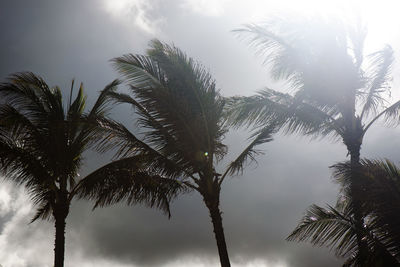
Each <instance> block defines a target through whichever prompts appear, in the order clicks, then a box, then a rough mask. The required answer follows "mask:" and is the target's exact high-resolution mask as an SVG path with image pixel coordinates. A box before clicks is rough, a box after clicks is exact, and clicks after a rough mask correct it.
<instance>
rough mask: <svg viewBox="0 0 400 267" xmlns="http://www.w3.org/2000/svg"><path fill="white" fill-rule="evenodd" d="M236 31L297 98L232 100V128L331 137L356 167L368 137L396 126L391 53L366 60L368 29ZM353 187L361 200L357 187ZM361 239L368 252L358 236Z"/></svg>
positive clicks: (298, 21) (311, 26)
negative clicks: (274, 127)
mask: <svg viewBox="0 0 400 267" xmlns="http://www.w3.org/2000/svg"><path fill="white" fill-rule="evenodd" d="M238 32H239V33H241V34H245V37H247V38H248V40H249V43H250V44H251V45H252V46H253V47H255V49H256V50H257V51H258V53H260V54H262V55H264V56H265V64H267V65H268V66H269V67H270V70H271V74H272V75H271V76H272V78H274V79H276V80H285V81H286V82H287V84H288V85H289V86H290V87H291V89H292V90H293V91H294V94H293V95H290V94H285V93H281V92H277V91H274V90H271V89H266V90H262V91H259V92H258V94H257V95H255V96H250V97H234V98H232V99H231V104H230V109H229V112H228V114H229V121H230V123H231V124H233V125H236V126H239V125H243V124H247V125H250V124H252V125H254V126H255V127H256V128H257V127H263V126H264V125H267V124H270V123H271V122H272V121H273V122H275V123H277V124H278V125H280V127H281V128H283V129H284V130H285V131H286V132H287V133H301V134H304V135H311V136H313V137H316V136H322V137H325V136H333V137H335V138H336V139H337V140H340V139H341V140H342V142H343V143H344V144H345V146H346V148H347V151H348V154H350V162H351V164H352V166H354V167H355V166H357V165H358V164H359V161H360V150H361V145H362V141H363V138H364V136H365V133H366V132H367V130H368V129H369V128H370V127H371V126H372V125H373V124H374V123H375V122H376V121H377V120H378V119H380V118H384V119H385V121H386V122H396V121H397V117H398V115H399V109H400V101H397V102H395V103H394V104H392V105H389V106H388V105H387V104H388V102H387V100H386V99H385V96H388V95H390V86H389V82H390V80H391V76H390V71H391V67H392V64H393V61H394V58H393V50H392V48H391V47H390V46H385V47H384V48H383V49H382V50H380V51H377V52H375V53H372V54H370V55H368V56H366V57H365V56H364V52H363V47H364V41H365V37H366V30H365V28H364V27H362V26H360V25H357V26H356V27H350V26H347V25H345V24H344V23H342V22H340V21H337V20H330V21H328V20H324V19H321V18H308V19H306V18H296V17H292V18H291V19H284V18H276V19H272V20H271V21H269V22H267V23H266V25H264V26H257V25H247V26H246V27H245V28H243V29H240V30H238ZM350 187H351V190H352V191H354V192H353V195H354V196H356V195H357V192H356V191H357V190H358V189H357V188H359V187H358V186H357V185H356V184H355V183H352V184H351V186H350ZM358 202H359V201H358V200H357V198H356V197H354V198H353V201H352V203H353V205H354V207H353V210H354V212H355V215H356V218H358V219H357V220H356V225H357V227H358V228H362V225H363V222H362V219H361V216H360V214H359V211H358V206H359V204H358ZM357 240H358V244H359V246H360V247H365V244H364V243H363V241H362V239H361V237H360V236H358V238H357Z"/></svg>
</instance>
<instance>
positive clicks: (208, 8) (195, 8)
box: [182, 0, 231, 16]
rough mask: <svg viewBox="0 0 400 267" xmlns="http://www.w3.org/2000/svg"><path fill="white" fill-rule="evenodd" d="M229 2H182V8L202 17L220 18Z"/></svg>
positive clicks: (200, 0)
mask: <svg viewBox="0 0 400 267" xmlns="http://www.w3.org/2000/svg"><path fill="white" fill-rule="evenodd" d="M229 2H231V0H220V1H215V0H184V2H183V3H182V8H184V9H187V10H190V11H192V12H194V13H198V14H201V15H204V16H220V15H222V14H223V13H224V11H225V8H226V6H227V5H228V4H229Z"/></svg>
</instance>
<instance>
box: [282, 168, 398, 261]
mask: <svg viewBox="0 0 400 267" xmlns="http://www.w3.org/2000/svg"><path fill="white" fill-rule="evenodd" d="M333 168H334V177H335V179H336V180H337V181H338V182H340V184H342V186H343V190H342V194H341V195H340V197H339V200H338V202H337V204H336V207H335V208H333V207H331V206H328V208H322V207H319V206H317V205H312V206H311V207H310V208H309V209H308V210H307V212H306V214H305V216H304V217H303V218H302V220H301V221H300V223H299V224H298V226H297V227H296V229H295V230H294V231H293V232H292V233H291V234H290V235H289V237H288V238H287V239H288V240H291V241H310V242H311V243H312V244H313V245H320V246H328V247H331V248H333V249H334V250H335V252H336V255H337V256H341V257H347V260H346V262H345V264H344V266H400V227H399V222H400V216H399V214H400V205H399V203H400V202H399V200H400V169H399V168H398V167H397V166H396V165H394V164H393V163H391V162H390V161H388V160H385V161H380V160H361V162H360V165H359V166H358V168H357V170H356V173H357V175H356V176H354V169H353V168H352V166H351V163H349V162H347V163H340V164H336V165H334V166H333ZM354 179H358V180H360V183H359V184H360V185H361V188H362V190H360V191H359V193H361V194H360V195H359V196H358V199H360V200H361V207H362V209H361V210H362V216H363V218H364V227H363V228H362V229H360V228H358V227H356V225H355V218H354V211H353V210H352V207H353V205H351V201H352V195H351V194H349V193H350V190H349V185H350V181H353V180H354ZM357 235H359V236H362V238H363V240H365V242H366V244H367V251H368V253H367V256H366V257H365V258H361V255H360V250H359V247H358V246H357Z"/></svg>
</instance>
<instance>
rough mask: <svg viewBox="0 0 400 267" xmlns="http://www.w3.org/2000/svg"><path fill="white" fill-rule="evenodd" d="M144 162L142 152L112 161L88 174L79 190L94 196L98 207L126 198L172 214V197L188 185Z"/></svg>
mask: <svg viewBox="0 0 400 267" xmlns="http://www.w3.org/2000/svg"><path fill="white" fill-rule="evenodd" d="M143 162H145V158H144V157H142V156H133V157H129V158H123V159H120V160H117V161H114V162H111V163H109V164H107V165H105V166H103V167H101V168H99V169H97V170H96V171H94V172H93V173H91V174H89V175H88V176H86V177H85V179H83V180H82V182H81V183H80V185H79V187H77V191H76V193H77V194H78V195H79V196H80V197H82V198H85V199H90V200H94V201H95V206H94V208H96V207H97V206H100V207H103V206H106V205H111V204H114V203H117V202H121V201H125V202H126V203H127V204H128V205H133V204H138V203H139V204H142V203H143V204H145V205H147V206H149V207H157V208H159V209H162V210H163V211H165V212H167V213H168V214H170V211H169V202H170V200H171V199H172V198H174V197H175V196H176V195H177V194H178V193H180V192H182V191H184V189H185V187H184V186H183V185H182V183H179V182H178V181H176V180H174V179H169V178H166V177H163V176H160V175H159V174H158V173H157V172H154V171H151V170H149V169H148V168H146V167H143V166H142V163H143Z"/></svg>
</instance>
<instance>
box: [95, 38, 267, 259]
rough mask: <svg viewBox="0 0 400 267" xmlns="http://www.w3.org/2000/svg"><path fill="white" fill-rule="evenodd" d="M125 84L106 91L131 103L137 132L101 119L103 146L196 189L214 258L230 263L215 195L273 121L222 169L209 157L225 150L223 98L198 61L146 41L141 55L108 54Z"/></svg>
mask: <svg viewBox="0 0 400 267" xmlns="http://www.w3.org/2000/svg"><path fill="white" fill-rule="evenodd" d="M113 62H114V64H115V66H116V68H117V70H118V71H119V72H120V73H121V74H122V76H123V77H124V79H125V81H126V82H127V84H128V85H129V93H130V94H126V93H117V92H109V93H108V96H109V97H110V98H111V99H113V100H114V101H116V102H118V103H127V104H130V105H131V106H132V107H133V108H134V110H135V113H136V115H137V125H138V126H139V127H140V128H139V130H140V132H137V133H133V132H132V131H129V130H128V129H127V128H126V127H125V126H124V125H123V124H121V123H117V122H113V123H109V124H107V125H108V126H107V127H108V129H109V131H110V133H109V135H108V136H107V137H106V138H105V139H104V142H103V143H102V148H103V149H108V148H109V147H110V146H112V147H117V148H118V154H117V155H118V156H121V157H123V158H126V157H134V156H137V157H140V158H141V159H143V160H142V163H143V167H145V168H144V169H146V168H147V171H148V172H150V173H157V174H159V175H164V176H166V177H169V178H170V179H173V180H177V181H179V182H180V183H181V184H182V185H184V186H185V187H187V188H188V190H195V191H198V192H199V193H200V194H201V195H202V197H203V200H204V202H205V204H206V206H207V208H208V209H209V211H210V216H211V219H212V222H213V226H214V233H215V236H216V240H217V245H218V252H219V255H220V260H221V265H222V266H230V263H229V257H228V252H227V248H226V243H225V237H224V233H223V227H222V218H221V212H220V210H219V197H220V189H221V185H222V182H223V181H224V179H225V177H226V176H227V175H230V174H234V173H237V172H240V171H241V170H242V169H243V166H244V164H245V162H246V161H247V160H248V159H253V158H254V155H255V154H257V153H258V150H255V149H254V147H255V146H257V145H260V144H262V143H264V142H269V141H270V140H271V134H272V131H273V128H272V127H265V128H264V129H263V130H261V131H259V132H257V134H256V137H255V138H254V140H253V141H252V142H251V143H250V144H249V146H248V147H247V148H246V149H245V151H243V153H241V155H239V157H238V158H237V159H236V160H235V161H233V162H232V163H231V164H230V165H229V166H228V167H227V168H226V169H225V172H224V173H221V174H220V173H218V172H217V171H216V169H215V165H216V163H217V162H218V161H219V160H221V159H222V158H223V157H224V155H225V154H226V153H227V147H226V145H225V144H224V143H223V137H224V134H225V133H226V132H227V128H226V126H225V125H224V119H223V115H224V113H223V110H224V105H225V101H224V98H223V97H222V96H221V95H220V94H219V92H218V90H216V86H215V81H214V79H213V78H212V77H211V75H210V74H209V73H208V72H207V71H206V70H205V69H204V68H203V67H202V65H201V64H199V63H198V62H196V61H195V60H193V59H192V58H189V57H187V56H186V54H185V53H183V52H182V51H181V50H180V49H178V48H176V47H174V46H169V45H167V44H164V43H161V42H160V41H158V40H153V41H152V42H151V45H150V49H149V50H148V51H147V55H146V56H144V55H132V54H129V55H125V56H122V57H119V58H116V59H114V60H113Z"/></svg>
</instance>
